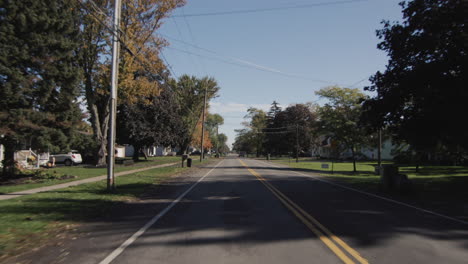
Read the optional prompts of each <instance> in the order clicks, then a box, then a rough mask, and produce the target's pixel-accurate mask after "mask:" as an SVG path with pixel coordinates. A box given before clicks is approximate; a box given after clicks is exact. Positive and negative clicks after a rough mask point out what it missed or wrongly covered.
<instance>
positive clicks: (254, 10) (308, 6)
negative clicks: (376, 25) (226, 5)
mask: <svg viewBox="0 0 468 264" xmlns="http://www.w3.org/2000/svg"><path fill="white" fill-rule="evenodd" d="M365 1H368V0H343V1H333V2H321V3H313V4H302V5H291V6H284V7H270V8H257V9H244V10H231V11H219V12H207V13H194V14H185V17H202V16H221V15H235V14H248V13H259V12H271V11H284V10H289V9H303V8H312V7H318V6H330V5H342V4H351V3H356V2H365ZM172 17H182V16H180V15H173V16H172Z"/></svg>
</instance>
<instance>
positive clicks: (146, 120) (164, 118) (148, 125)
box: [117, 89, 187, 161]
mask: <svg viewBox="0 0 468 264" xmlns="http://www.w3.org/2000/svg"><path fill="white" fill-rule="evenodd" d="M178 108H179V106H178V105H177V104H176V98H175V97H174V94H173V92H172V91H171V90H170V89H165V90H164V91H163V92H162V93H161V94H160V95H159V96H153V97H151V98H144V99H143V98H142V99H140V101H139V102H137V103H128V104H123V105H120V106H119V113H118V118H117V132H118V133H117V136H118V140H119V142H121V143H127V144H131V145H132V146H133V147H134V149H135V151H134V156H133V159H134V160H136V161H137V160H138V159H139V153H140V151H141V149H142V147H145V146H146V147H149V146H153V145H156V146H158V145H162V146H172V147H175V146H176V145H179V144H180V139H181V138H183V137H185V134H186V133H187V130H186V129H185V127H184V125H183V123H182V120H181V117H180V116H179V111H177V110H178Z"/></svg>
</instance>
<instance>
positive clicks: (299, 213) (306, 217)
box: [239, 160, 369, 264]
mask: <svg viewBox="0 0 468 264" xmlns="http://www.w3.org/2000/svg"><path fill="white" fill-rule="evenodd" d="M239 161H240V163H241V164H242V165H243V166H244V167H246V169H247V170H248V171H249V172H250V173H251V174H252V175H254V176H255V177H257V179H258V180H259V181H260V182H262V183H263V184H264V185H265V186H266V187H267V188H268V189H269V190H270V191H271V192H272V193H273V194H274V195H275V196H276V197H277V198H278V199H279V200H280V201H281V203H283V204H284V205H285V206H286V207H287V208H288V209H289V210H290V211H291V212H292V213H293V214H294V215H295V216H296V217H297V218H299V220H301V222H302V223H303V224H305V225H306V226H307V227H308V228H309V229H310V230H311V231H312V232H313V233H314V234H315V235H316V236H317V237H319V238H320V240H321V241H322V242H323V243H324V244H325V245H326V246H328V248H330V250H331V251H333V253H335V255H337V256H338V257H339V258H340V259H341V260H342V261H343V262H344V263H346V264H352V263H354V261H353V260H351V259H350V258H349V257H348V256H347V255H346V254H345V253H344V252H343V251H342V250H341V249H340V248H339V247H337V246H336V245H335V244H334V243H333V241H331V239H332V240H334V241H335V242H336V243H337V244H338V245H340V246H341V247H342V248H343V249H344V250H346V251H347V252H348V253H349V254H350V255H351V256H353V257H354V258H355V259H356V260H357V261H359V262H360V263H362V264H368V263H369V262H368V261H367V260H366V259H364V258H363V257H361V256H360V255H359V253H358V252H357V251H356V250H354V249H352V248H351V247H350V246H348V245H347V244H346V243H345V242H344V241H343V240H341V239H340V238H338V237H337V236H336V235H334V234H333V233H332V232H331V231H330V230H328V229H327V228H325V226H323V225H322V224H321V223H320V222H319V221H317V220H316V219H315V218H314V217H312V216H311V215H310V214H309V213H307V212H306V211H304V210H303V209H302V208H301V207H299V206H298V205H297V204H296V203H294V202H293V201H291V199H289V198H288V197H287V196H286V195H284V194H283V193H282V192H280V191H279V190H278V189H277V188H275V187H274V186H273V185H271V184H270V183H269V182H268V181H267V180H266V179H265V178H263V177H262V176H261V175H260V174H258V173H257V172H256V171H254V170H253V169H250V168H249V167H248V166H247V164H245V163H244V162H243V161H242V160H239ZM314 224H315V225H314ZM317 227H318V228H317ZM320 229H321V230H320ZM324 233H325V234H326V235H325V234H324ZM327 235H328V236H327ZM330 238H331V239H330Z"/></svg>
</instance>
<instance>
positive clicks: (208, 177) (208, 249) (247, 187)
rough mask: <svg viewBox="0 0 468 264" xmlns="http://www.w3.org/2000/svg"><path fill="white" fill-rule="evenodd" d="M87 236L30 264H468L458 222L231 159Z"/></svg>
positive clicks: (466, 232)
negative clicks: (55, 263) (59, 263)
mask: <svg viewBox="0 0 468 264" xmlns="http://www.w3.org/2000/svg"><path fill="white" fill-rule="evenodd" d="M182 196H183V197H182ZM178 198H179V199H178ZM148 222H149V223H148ZM88 231H89V232H88V233H87V235H86V236H83V237H80V238H78V239H76V240H75V241H73V242H71V243H69V244H67V245H66V246H64V247H62V248H60V249H59V248H57V250H56V251H55V252H54V251H53V250H52V251H49V252H48V253H47V254H45V253H44V254H43V255H42V256H37V257H36V259H35V260H36V261H34V262H35V263H54V262H57V263H58V262H61V263H80V264H83V263H101V264H104V263H115V264H123V263H142V264H143V263H174V264H175V263H190V264H195V263H203V264H209V263H216V264H219V263H226V264H228V263H272V264H274V263H288V264H293V263H321V264H322V263H323V264H326V263H411V264H416V263H465V264H466V263H468V225H466V224H463V223H460V222H456V221H453V220H450V219H447V218H443V217H441V216H437V215H434V214H431V213H427V212H423V211H421V210H418V209H415V208H411V207H408V206H405V205H402V204H397V203H394V202H391V201H388V200H384V199H381V198H378V197H373V196H369V195H365V194H363V193H359V192H356V191H353V190H351V189H345V188H342V187H340V186H337V185H333V184H329V183H327V182H323V181H319V180H316V176H314V175H313V174H311V173H297V172H294V171H291V170H289V169H288V168H285V167H277V166H274V165H271V164H268V163H266V162H262V161H256V160H250V159H237V158H235V157H228V158H227V159H224V160H222V161H220V162H218V163H213V164H212V165H210V166H209V167H207V168H205V169H202V170H199V171H197V172H196V173H194V174H193V175H191V176H190V177H185V178H183V179H180V180H176V181H174V182H172V183H170V184H168V185H167V186H166V190H165V191H164V192H162V193H158V194H157V195H155V196H154V197H150V199H148V200H146V201H145V202H143V203H140V204H137V205H132V206H130V205H129V207H128V213H127V214H126V215H125V216H124V217H120V218H117V219H113V220H112V221H110V220H109V221H106V222H100V223H96V224H94V225H90V227H89V230H88ZM137 231H139V232H137Z"/></svg>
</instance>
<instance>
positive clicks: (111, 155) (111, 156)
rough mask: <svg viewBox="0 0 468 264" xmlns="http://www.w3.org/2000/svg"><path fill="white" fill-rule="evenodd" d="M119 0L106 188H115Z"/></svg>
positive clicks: (117, 2)
mask: <svg viewBox="0 0 468 264" xmlns="http://www.w3.org/2000/svg"><path fill="white" fill-rule="evenodd" d="M120 9H121V2H120V0H115V1H114V25H113V34H112V73H111V91H110V104H109V108H110V109H109V115H110V116H109V137H108V141H107V143H108V147H107V190H108V191H112V190H114V189H115V177H114V161H115V122H116V110H117V85H118V79H119V78H118V77H119V49H120V43H119V36H118V34H119V32H120V30H119V24H120Z"/></svg>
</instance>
